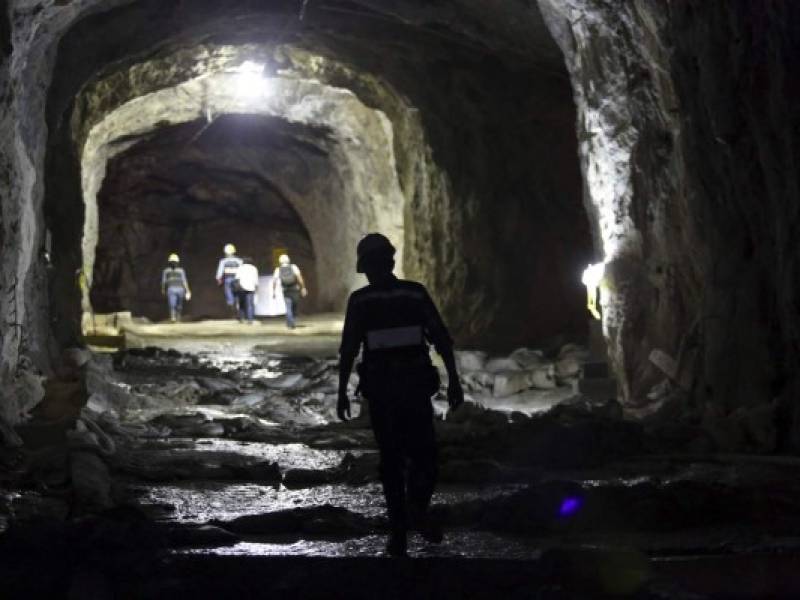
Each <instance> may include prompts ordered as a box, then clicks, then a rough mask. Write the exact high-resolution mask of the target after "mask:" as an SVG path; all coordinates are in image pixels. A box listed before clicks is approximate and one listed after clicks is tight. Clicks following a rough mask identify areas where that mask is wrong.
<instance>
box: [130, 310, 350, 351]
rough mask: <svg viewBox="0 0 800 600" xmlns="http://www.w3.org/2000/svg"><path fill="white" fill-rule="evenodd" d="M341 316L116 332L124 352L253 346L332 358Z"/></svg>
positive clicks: (141, 326)
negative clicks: (294, 324) (291, 323)
mask: <svg viewBox="0 0 800 600" xmlns="http://www.w3.org/2000/svg"><path fill="white" fill-rule="evenodd" d="M343 319H344V317H343V315H341V314H335V313H326V314H314V315H302V316H300V317H299V318H298V323H297V327H296V328H295V329H289V328H287V327H286V320H285V317H267V318H259V319H257V320H256V321H254V323H253V324H252V325H250V324H247V323H240V322H238V321H236V320H234V319H220V320H202V321H189V322H184V323H142V322H137V321H134V322H129V323H125V324H124V325H123V326H121V327H120V328H119V331H120V333H121V334H122V335H124V338H125V347H126V348H145V347H159V348H169V349H173V350H177V351H179V352H191V353H197V352H212V353H219V354H224V353H226V352H228V353H230V352H239V353H242V352H247V351H249V350H250V349H252V348H253V347H254V346H259V347H261V348H262V349H265V348H271V349H273V350H274V351H275V352H278V353H289V354H297V355H304V356H324V357H327V356H335V355H336V353H337V350H338V344H339V339H340V336H341V332H342V325H343V322H344V321H343Z"/></svg>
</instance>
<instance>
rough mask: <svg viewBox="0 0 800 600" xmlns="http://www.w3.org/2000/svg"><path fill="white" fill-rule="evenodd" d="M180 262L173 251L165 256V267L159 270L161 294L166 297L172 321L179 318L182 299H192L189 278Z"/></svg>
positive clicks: (181, 311)
mask: <svg viewBox="0 0 800 600" xmlns="http://www.w3.org/2000/svg"><path fill="white" fill-rule="evenodd" d="M180 262H181V259H180V258H179V257H178V255H177V254H175V253H174V252H173V253H172V254H170V255H169V257H168V258H167V268H166V269H164V270H163V271H162V272H161V294H162V295H164V296H166V297H167V305H168V306H169V319H170V321H172V322H173V323H176V322H178V321H180V320H181V315H182V314H183V303H184V300H191V299H192V292H191V290H190V289H189V279H188V278H187V277H186V271H184V270H183V268H182V267H181V266H180Z"/></svg>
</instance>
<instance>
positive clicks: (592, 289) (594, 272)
mask: <svg viewBox="0 0 800 600" xmlns="http://www.w3.org/2000/svg"><path fill="white" fill-rule="evenodd" d="M605 274H606V265H605V263H596V264H594V265H589V266H588V267H586V269H585V270H584V271H583V276H582V277H581V282H582V283H583V285H585V286H586V308H588V309H589V312H590V313H592V316H594V318H595V319H602V318H603V316H602V315H601V314H600V306H599V305H598V298H597V296H598V292H599V293H600V294H601V295H602V290H603V288H602V287H601V286H602V283H603V277H605Z"/></svg>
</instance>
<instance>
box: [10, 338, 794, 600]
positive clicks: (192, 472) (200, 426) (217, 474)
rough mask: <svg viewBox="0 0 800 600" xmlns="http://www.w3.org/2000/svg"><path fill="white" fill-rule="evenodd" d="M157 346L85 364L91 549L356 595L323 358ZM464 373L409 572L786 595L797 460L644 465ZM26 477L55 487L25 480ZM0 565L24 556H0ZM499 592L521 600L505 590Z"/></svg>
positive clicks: (358, 542)
mask: <svg viewBox="0 0 800 600" xmlns="http://www.w3.org/2000/svg"><path fill="white" fill-rule="evenodd" d="M308 337H309V338H312V337H314V336H308ZM323 337H324V336H323ZM165 341H166V342H167V343H166V344H165V346H168V347H166V348H154V347H150V348H144V349H130V350H126V351H123V352H120V353H117V354H115V355H109V354H98V355H95V356H94V358H93V359H92V361H91V363H90V365H89V373H88V375H87V378H88V383H89V387H90V390H91V391H92V396H91V397H90V400H89V403H88V405H87V407H86V408H85V409H84V412H83V417H82V418H83V419H84V420H85V421H87V422H91V423H93V424H94V426H95V427H97V430H101V431H103V432H105V435H106V436H108V437H109V438H110V439H111V440H112V441H113V446H114V451H113V452H108V453H105V454H103V455H104V462H105V464H106V465H107V469H108V473H109V474H110V476H111V501H112V504H113V505H114V507H115V508H112V509H111V512H109V513H102V512H101V513H100V514H101V515H102V514H108V515H111V516H110V517H105V518H106V519H109V518H111V519H112V520H111V521H108V520H106V521H103V520H101V521H100V522H99V525H98V527H100V528H101V529H100V530H99V533H97V535H98V536H100V537H99V538H98V539H105V538H104V537H103V536H112V537H114V539H115V540H116V539H117V534H115V533H113V532H114V531H115V529H114V528H115V527H122V528H125V531H126V532H127V533H126V534H125V535H132V534H133V533H136V532H137V531H138V530H137V529H136V528H137V527H138V528H139V529H142V528H144V530H145V532H149V533H147V535H145V536H144V538H143V540H140V539H139V538H132V539H134V541H132V542H130V543H131V544H132V545H133V546H135V547H136V548H138V547H139V546H138V544H141V543H152V539H153V538H154V537H157V539H159V540H167V541H166V542H165V545H163V544H162V545H159V546H158V553H159V554H156V555H157V556H163V555H164V554H166V555H167V556H169V557H171V558H170V560H171V561H173V562H171V563H166V564H169V565H182V566H181V567H180V568H181V569H184V571H182V573H183V574H182V575H181V577H183V578H184V579H181V585H184V584H188V583H190V582H194V583H193V584H192V585H195V587H198V588H201V587H202V585H201V583H200V582H206V581H208V582H209V583H213V582H211V581H210V580H209V577H210V575H209V574H208V573H205V572H195V570H196V569H200V568H201V566H203V565H204V566H206V567H208V568H210V569H212V571H213V570H214V569H219V568H221V565H222V564H225V565H228V566H230V567H231V568H236V569H245V570H246V569H248V568H253V565H255V564H256V563H255V562H248V561H256V562H257V561H258V560H261V559H263V560H267V561H268V562H267V563H257V564H258V565H259V566H258V569H261V568H264V569H267V570H269V569H274V568H277V567H276V566H275V564H272V563H269V561H275V560H278V561H281V560H283V559H286V560H288V559H296V560H298V561H312V562H304V563H302V564H301V563H300V562H298V563H291V564H289V565H288V566H289V568H290V569H291V572H292V573H300V572H305V571H306V569H308V568H309V567H308V565H309V564H312V563H313V564H314V565H317V563H316V562H313V561H316V560H320V561H326V560H336V561H340V560H343V559H348V560H350V559H353V560H356V561H366V562H365V563H364V564H361V563H356V564H352V563H347V562H346V561H345V562H343V563H341V564H342V568H347V569H354V570H355V571H354V572H357V573H358V575H357V577H358V578H359V581H362V582H363V583H365V584H369V585H376V584H377V583H378V581H379V578H377V576H376V575H374V573H373V572H371V571H370V572H367V571H365V570H364V569H365V568H366V567H365V565H366V564H367V562H369V561H370V560H372V559H373V558H374V557H381V556H383V554H384V552H383V549H384V544H385V534H386V526H387V524H386V521H385V517H384V501H383V497H382V493H381V488H380V485H379V483H378V481H377V453H376V449H375V445H374V441H373V437H372V433H371V431H370V429H369V428H368V427H367V426H366V423H364V422H359V421H358V420H356V421H355V422H350V423H347V424H342V423H339V422H338V421H337V420H336V418H335V414H334V413H335V408H334V407H335V397H336V378H337V375H338V373H337V363H336V360H335V358H334V357H333V356H332V355H330V354H322V355H319V356H309V355H305V354H302V353H300V352H298V353H295V352H283V353H280V354H279V353H277V352H276V351H275V348H274V347H264V346H263V345H262V344H261V338H258V337H255V338H252V339H250V340H249V341H248V342H247V343H244V342H241V341H237V342H236V343H233V342H231V343H230V344H227V342H226V343H223V344H219V343H217V344H216V345H211V346H207V347H204V346H198V345H196V344H209V341H208V340H207V339H206V340H202V339H201V340H196V339H195V340H190V341H189V342H187V343H188V344H189V346H188V347H191V348H194V349H195V352H193V353H188V352H178V351H177V350H175V349H174V348H173V347H172V345H173V344H175V343H176V342H177V343H183V342H184V341H185V340H183V341H182V340H181V339H179V338H178V337H175V336H173V337H169V338H165ZM329 349H330V347H329ZM522 356H525V355H524V354H522V355H517V358H518V359H521V357H522ZM474 358H475V357H474V356H470V355H465V354H464V353H460V354H459V361H460V363H461V365H462V367H463V368H464V369H465V370H464V372H463V373H462V376H463V379H464V384H465V385H469V386H470V391H469V392H468V396H469V399H470V402H468V403H467V404H466V405H465V406H464V407H463V408H462V409H460V410H459V411H457V412H456V413H454V414H451V415H446V414H445V412H446V403H445V402H444V401H443V400H442V399H440V398H436V399H435V400H434V407H435V410H436V413H437V421H436V428H437V436H438V440H439V447H440V453H439V469H440V483H439V485H438V488H437V491H436V494H435V496H434V499H433V512H434V514H435V515H436V516H437V518H438V519H440V520H441V522H442V524H443V525H444V527H445V531H446V535H445V540H444V542H443V543H442V544H438V545H435V544H428V543H426V542H424V541H423V540H422V539H421V538H420V537H419V536H417V535H416V534H413V535H412V536H411V537H410V540H409V551H410V554H411V556H412V557H413V558H414V559H415V560H414V561H411V562H412V563H414V564H415V565H416V566H414V567H409V568H412V569H415V571H414V572H415V573H417V571H419V570H420V569H421V571H420V573H421V572H427V571H428V570H429V569H430V564H432V563H430V562H426V561H434V562H435V561H438V560H444V561H451V562H450V563H449V564H450V567H448V568H450V569H456V568H457V569H465V568H466V569H471V568H472V567H470V566H468V565H472V564H473V563H474V564H475V565H477V566H475V568H478V569H484V570H486V572H487V573H494V574H495V575H496V574H497V573H500V572H503V571H504V569H506V568H510V569H511V570H512V571H514V575H513V576H514V577H520V578H522V579H521V580H524V581H529V582H532V581H534V580H537V578H538V581H540V582H541V580H542V579H541V578H542V577H545V578H546V577H556V579H557V580H558V581H559V582H561V583H559V585H561V584H563V582H564V581H565V580H568V579H570V577H571V575H570V573H572V572H573V570H574V569H576V568H578V567H577V566H576V565H583V564H585V562H586V561H588V564H589V566H588V567H586V568H588V569H590V570H591V569H595V568H597V569H599V570H600V571H601V572H606V571H608V570H609V569H610V570H611V571H613V572H615V573H616V574H617V575H619V577H623V576H624V577H633V580H632V581H634V583H636V582H639V583H636V585H637V586H639V585H640V584H641V586H650V585H651V584H652V585H656V584H658V585H661V584H662V583H663V578H661V576H662V575H663V574H664V573H668V574H669V577H670V581H672V582H674V581H679V582H681V583H682V584H687V585H686V587H687V588H688V589H695V587H696V585H697V584H698V581H700V579H698V577H699V576H698V573H700V574H701V575H703V570H704V569H708V570H709V571H714V570H716V569H719V568H720V566H725V565H736V568H737V569H746V565H748V564H752V565H754V566H753V568H754V569H756V568H757V569H760V571H759V573H755V574H754V581H755V582H756V583H757V584H758V586H761V587H758V590H760V591H762V592H764V594H767V593H768V592H769V591H770V589H771V588H769V584H770V582H771V581H777V580H775V579H771V578H769V577H764V576H763V573H765V572H771V571H770V570H775V572H776V573H777V574H779V575H781V576H782V577H784V576H785V577H790V578H791V577H794V578H795V579H793V580H792V581H795V580H797V577H795V575H792V574H791V573H795V574H796V570H795V571H791V568H790V567H791V565H792V564H796V563H794V562H793V561H794V560H796V556H798V555H800V517H798V515H800V483H798V482H800V479H798V478H797V477H796V473H797V470H798V468H800V462H798V461H797V460H795V459H787V458H785V459H783V460H778V459H771V458H769V457H715V456H706V457H699V456H691V455H684V456H680V455H659V454H655V453H654V452H652V451H651V450H648V447H647V444H648V441H647V439H646V438H645V437H644V436H643V434H642V431H641V428H640V427H639V426H638V424H636V423H631V422H628V421H626V420H624V419H621V418H620V417H619V415H618V414H615V413H613V412H609V411H608V406H606V405H599V404H594V405H593V404H587V402H586V401H585V400H581V399H579V398H575V397H574V395H573V392H572V388H571V387H570V386H567V385H558V386H555V387H552V388H551V389H547V390H544V389H535V388H534V389H528V390H527V391H525V392H522V393H518V394H514V395H511V396H509V397H506V398H501V399H498V398H494V399H492V398H490V397H488V396H486V395H485V394H484V395H481V394H480V393H479V390H478V389H477V388H476V387H475V382H474V379H475V373H476V372H477V371H472V372H471V371H469V369H468V368H467V367H469V364H470V361H471V360H474ZM503 360H506V359H503ZM489 364H490V363H486V365H485V366H487V367H488V366H489ZM473 366H474V365H473ZM559 394H560V395H559ZM537 398H538V399H537ZM354 409H355V410H354V412H355V413H356V414H358V412H359V409H360V407H359V405H358V402H355V406H354ZM443 416H444V417H446V418H444V419H443V418H442V417H443ZM101 445H102V444H101ZM85 450H86V449H85V448H83V449H79V451H78V452H79V453H80V452H82V451H85ZM90 450H91V449H90ZM92 452H94V450H92ZM104 468H105V467H104ZM84 469H87V470H86V471H84ZM96 475H97V472H96V471H95V470H93V469H92V468H91V464H84V463H81V462H80V461H78V462H77V463H73V465H72V468H71V478H72V486H73V489H74V490H83V491H82V492H81V493H83V494H84V497H83V498H81V497H79V496H76V497H75V499H74V500H73V502H72V504H71V505H70V504H69V503H68V502H66V501H64V499H63V497H62V496H59V495H58V490H59V486H58V484H57V481H56V482H55V483H56V485H54V486H52V491H50V492H48V490H47V487H45V488H44V491H35V490H30V489H28V490H25V489H23V490H18V491H15V492H13V493H9V494H6V495H4V502H5V504H4V505H3V506H0V508H2V509H3V510H2V511H0V513H2V514H6V513H7V514H6V516H5V517H3V519H0V525H2V527H0V529H2V528H6V527H8V526H9V524H10V522H11V521H12V520H13V521H14V522H19V523H23V524H24V523H25V522H26V519H27V518H30V517H34V516H35V517H36V518H41V517H42V516H47V515H51V516H53V517H58V518H62V519H63V518H64V515H67V514H70V511H80V510H86V507H85V506H83V505H82V504H81V502H89V503H90V504H91V502H94V501H97V497H96V495H95V494H94V487H93V486H95V485H96V483H97V479H96ZM39 476H40V477H45V478H53V477H55V475H54V473H53V471H51V470H50V469H48V470H46V471H42V470H41V468H40V475H39ZM48 485H49V484H48ZM87 490H88V491H89V492H90V493H89V494H88V496H86V495H85V494H86V493H87ZM74 493H76V494H77V493H78V492H74ZM5 509H8V510H5ZM113 511H122V512H116V513H115V512H113ZM126 511H128V512H126ZM130 511H132V512H130ZM2 514H0V516H2ZM114 515H117V516H114ZM120 515H122V516H120ZM125 515H128V516H127V517H126V516H125ZM131 515H134V518H133V519H132V520H131V519H130V517H131ZM113 519H123V521H122V524H119V523H120V522H119V521H114V520H113ZM76 523H77V525H76V527H79V528H80V527H88V526H89V525H87V523H88V524H91V523H92V521H86V520H83V521H81V520H78V521H77V522H76ZM115 523H116V524H115ZM136 523H138V525H136V526H134V525H133V524H136ZM152 528H155V531H156V533H157V534H158V535H157V536H155V535H154V534H153V533H152ZM13 530H14V528H13V527H11V528H9V529H8V531H9V532H13ZM21 531H25V530H24V529H23V530H21ZM140 534H141V532H140ZM81 535H83V534H81ZM114 543H117V544H119V543H121V542H117V541H115V542H114ZM33 547H34V548H36V546H33ZM100 547H101V548H102V547H103V546H102V544H101V545H100ZM1 549H2V544H1V543H0V550H1ZM92 551H94V550H92ZM89 555H90V556H95V555H94V554H91V553H90V554H89ZM9 556H10V557H12V558H14V560H23V561H24V560H25V559H24V558H18V557H19V556H24V554H23V555H20V554H19V552H18V550H16V549H15V550H14V551H13V552H11V554H9ZM114 556H117V555H114ZM92 560H99V561H102V560H107V559H106V558H105V557H101V556H99V555H98V557H96V558H94V559H92ZM115 560H116V559H115ZM228 560H230V561H234V562H232V563H229V562H226V561H228ZM175 561H177V562H175ZM207 561H212V562H207ZM215 561H216V562H215ZM219 561H221V562H219ZM242 561H244V562H242ZM461 561H468V562H461ZM551 561H556V562H555V567H554V566H553V563H552V562H551ZM564 561H566V562H564ZM112 562H113V561H112ZM509 563H514V564H516V565H519V566H516V567H508V565H509ZM159 564H160V563H159ZM270 564H272V566H269V565H270ZM280 564H283V563H280ZM323 564H326V563H323ZM359 564H361V567H359V566H358V565H359ZM370 564H371V563H370ZM437 564H438V563H437ZM247 565H250V567H248V566H247ZM425 565H428V566H425ZM592 565H594V566H592ZM319 566H320V565H317V567H319ZM25 568H28V567H27V566H26V567H25ZM126 568H127V565H126ZM153 568H154V569H155V570H156V571H158V570H159V569H162V568H167V569H171V567H161V566H154V567H153ZM376 568H377V569H378V571H379V570H380V568H378V567H376ZM583 568H584V567H580V569H578V570H579V571H580V573H578V575H581V576H583V575H585V573H584V572H583V571H582V570H581V569H583ZM548 569H550V570H548ZM552 569H555V571H553V570H552ZM378 571H375V573H377V572H378ZM159 572H161V571H159ZM210 572H211V571H210ZM659 574H661V575H659ZM707 574H708V573H705V575H707ZM705 575H703V576H705ZM415 576H416V575H415ZM419 576H422V575H419ZM493 576H494V575H493ZM162 577H163V581H161V582H160V583H159V584H158V585H166V586H167V587H168V584H169V582H170V581H173V579H174V578H173V575H172V573H171V572H170V573H167V572H164V574H163V575H162ZM247 577H250V578H251V579H248V581H251V580H252V577H255V576H254V575H248V576H247ZM660 578H661V579H660ZM154 581H160V580H157V579H156V580H154ZM654 582H655V583H654ZM717 583H719V582H718V581H716V580H715V581H714V584H715V585H716V584H717ZM798 583H799V584H800V581H798ZM295 584H296V583H295ZM295 584H293V585H295ZM308 585H312V584H310V583H309V584H308ZM314 585H317V584H313V585H312V587H313V586H314ZM320 585H321V584H320ZM484 585H487V584H485V583H484ZM591 585H593V586H601V585H602V584H601V583H599V582H594V583H591ZM764 586H766V587H764ZM159 589H160V590H161V591H163V590H162V589H161V588H159ZM593 589H595V588H593ZM637 589H638V588H637ZM647 589H653V588H647ZM668 589H672V588H668ZM762 595H763V594H762ZM668 596H669V594H667V596H663V595H661V596H659V595H658V594H656V595H655V596H654V597H668ZM363 597H367V596H363ZM513 597H529V596H528V595H526V593H525V592H524V590H521V591H520V590H517V592H516V595H515V596H513ZM642 597H651V596H648V595H647V594H645V595H644V596H642Z"/></svg>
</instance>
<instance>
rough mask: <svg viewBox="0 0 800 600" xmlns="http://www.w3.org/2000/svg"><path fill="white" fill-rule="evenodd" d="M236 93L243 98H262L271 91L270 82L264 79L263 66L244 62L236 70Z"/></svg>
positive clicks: (248, 61) (247, 61)
mask: <svg viewBox="0 0 800 600" xmlns="http://www.w3.org/2000/svg"><path fill="white" fill-rule="evenodd" d="M236 73H237V75H236V84H235V85H236V93H237V94H238V95H239V96H242V97H243V98H252V99H256V98H263V97H265V96H268V95H269V94H270V92H271V91H272V86H270V81H269V79H267V78H266V77H264V65H263V64H261V63H256V62H253V61H250V60H246V61H245V62H243V63H242V64H241V65H240V66H239V67H237V69H236Z"/></svg>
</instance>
